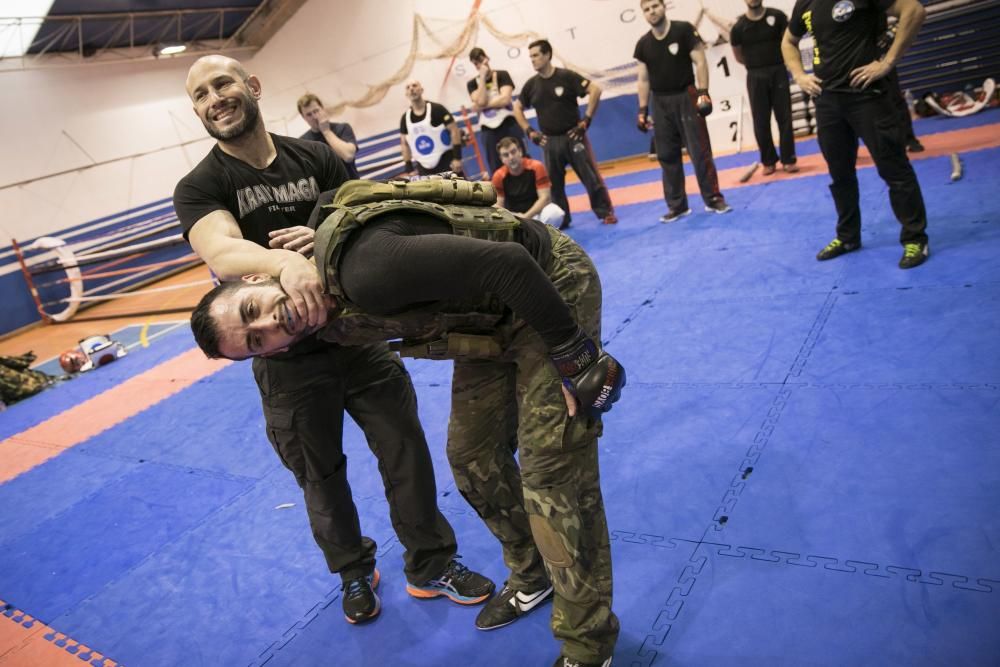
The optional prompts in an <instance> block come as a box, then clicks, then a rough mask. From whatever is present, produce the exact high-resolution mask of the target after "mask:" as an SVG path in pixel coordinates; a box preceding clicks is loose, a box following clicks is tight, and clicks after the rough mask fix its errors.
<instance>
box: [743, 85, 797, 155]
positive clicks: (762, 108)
mask: <svg viewBox="0 0 1000 667" xmlns="http://www.w3.org/2000/svg"><path fill="white" fill-rule="evenodd" d="M747 95H748V96H749V98H750V113H751V115H752V116H753V135H754V137H755V138H756V139H757V148H759V149H760V162H761V164H763V165H765V166H773V165H775V164H777V162H778V153H777V152H776V151H775V150H774V140H773V139H772V137H771V113H772V112H773V113H774V119H775V120H776V121H777V122H778V142H779V145H780V147H781V163H782V164H793V163H794V162H795V133H794V132H793V131H792V96H791V94H790V93H789V91H788V72H787V71H786V70H785V66H784V65H771V66H769V67H753V68H750V69H748V70H747Z"/></svg>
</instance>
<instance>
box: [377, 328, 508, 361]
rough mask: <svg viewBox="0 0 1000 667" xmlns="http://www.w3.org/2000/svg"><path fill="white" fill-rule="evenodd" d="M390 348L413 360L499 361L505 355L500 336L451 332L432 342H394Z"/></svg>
mask: <svg viewBox="0 0 1000 667" xmlns="http://www.w3.org/2000/svg"><path fill="white" fill-rule="evenodd" d="M389 347H390V348H391V349H393V350H395V351H396V352H399V356H401V357H412V358H413V359H456V360H458V361H463V360H473V359H497V358H499V357H500V355H501V354H502V353H503V346H502V345H501V342H500V338H499V337H498V336H483V335H477V334H465V333H457V332H454V331H453V332H449V333H446V334H444V335H443V336H441V338H438V339H437V340H431V341H423V342H418V341H407V340H402V341H392V342H390V343H389Z"/></svg>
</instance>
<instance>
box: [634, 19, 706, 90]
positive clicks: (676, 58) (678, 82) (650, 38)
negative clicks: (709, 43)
mask: <svg viewBox="0 0 1000 667" xmlns="http://www.w3.org/2000/svg"><path fill="white" fill-rule="evenodd" d="M703 45H704V43H703V42H702V41H701V35H699V34H698V31H697V30H695V27H694V26H693V25H691V24H690V23H688V22H687V21H671V22H670V27H669V28H668V29H667V34H666V35H664V36H663V39H657V38H656V37H655V36H654V35H653V31H652V30H650V31H649V32H647V33H646V34H645V35H643V36H642V37H640V38H639V41H638V42H636V45H635V52H633V54H632V57H633V58H635V59H636V60H638V61H639V62H641V63H642V64H644V65H645V66H646V71H647V72H649V88H650V90H652V91H653V92H654V93H680V92H683V91H685V90H687V88H688V86H693V85H694V67H693V65H694V63H693V61H692V60H691V52H692V51H694V50H695V49H697V48H698V47H700V46H703Z"/></svg>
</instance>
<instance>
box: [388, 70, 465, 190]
mask: <svg viewBox="0 0 1000 667" xmlns="http://www.w3.org/2000/svg"><path fill="white" fill-rule="evenodd" d="M406 97H407V98H408V99H409V100H410V108H409V109H407V110H406V111H404V112H403V116H402V117H401V118H400V119H399V148H400V150H401V151H402V153H403V162H405V163H406V171H407V172H408V173H411V174H413V173H417V174H421V175H427V174H441V173H444V172H446V171H453V172H455V173H456V174H461V173H462V134H461V132H459V130H458V123H456V122H455V117H454V116H452V115H451V112H450V111H448V110H447V109H445V108H444V107H443V106H441V105H440V104H438V103H437V102H428V101H427V100H425V99H424V87H423V86H422V85H421V84H420V82H419V81H411V82H409V83H408V84H406Z"/></svg>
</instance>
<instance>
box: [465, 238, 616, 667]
mask: <svg viewBox="0 0 1000 667" xmlns="http://www.w3.org/2000/svg"><path fill="white" fill-rule="evenodd" d="M549 233H550V234H551V235H552V237H553V238H552V242H553V261H552V267H551V269H550V271H549V277H550V278H551V279H552V282H553V283H554V284H555V286H556V288H557V289H558V290H559V293H560V294H561V295H562V296H563V298H564V299H565V300H566V303H567V304H568V305H569V306H570V309H571V310H572V312H573V314H574V316H575V318H576V320H577V322H578V323H579V324H580V326H581V327H582V328H583V329H584V330H585V331H586V332H587V334H588V335H589V336H591V337H592V338H594V339H595V340H600V322H601V285H600V279H599V277H598V275H597V270H596V269H595V268H594V266H593V264H592V263H591V261H590V258H588V257H587V255H586V254H585V253H584V252H583V250H582V249H581V248H580V247H579V246H578V245H577V244H576V243H574V242H573V240H572V239H570V238H569V237H568V236H566V235H564V234H562V233H560V232H558V231H557V230H555V229H553V228H549ZM502 333H503V334H504V336H503V337H504V338H507V339H509V341H510V342H509V343H508V344H507V345H506V346H505V349H504V351H503V353H502V354H501V356H500V357H499V358H498V359H496V360H495V361H471V362H467V361H456V362H455V370H454V377H453V382H452V413H451V421H450V423H449V427H448V460H449V462H450V463H451V466H452V472H453V473H454V476H455V483H456V485H457V486H458V488H459V490H460V491H461V492H462V494H463V496H465V498H466V499H467V500H468V501H469V503H470V504H471V505H472V506H473V507H474V508H475V509H476V511H477V512H478V513H479V515H480V516H481V517H482V518H483V520H484V521H485V522H486V524H487V526H488V527H489V528H490V531H491V532H492V533H493V534H494V535H495V536H496V537H497V539H498V540H500V543H501V544H502V545H503V553H504V561H505V563H506V564H507V566H508V567H510V568H511V573H512V574H511V585H513V586H514V587H515V588H521V589H523V590H537V589H538V588H539V583H540V581H542V580H543V575H542V572H541V571H540V568H539V563H538V556H539V554H540V555H541V556H542V558H543V562H544V568H545V572H546V574H547V577H548V579H550V580H551V582H552V584H553V586H554V587H555V599H554V603H553V609H552V631H553V634H554V635H555V636H556V638H557V639H559V640H561V641H563V643H564V646H563V655H565V656H567V657H570V658H574V659H576V660H580V661H582V662H601V661H603V660H604V659H606V658H607V657H608V656H610V655H611V654H612V653H613V650H614V645H615V642H616V640H617V637H618V630H619V624H618V619H617V617H616V616H615V615H614V613H613V612H612V611H611V598H612V595H611V592H612V580H611V547H610V541H609V538H608V528H607V521H606V519H605V515H604V501H603V498H602V496H601V489H600V474H599V468H598V454H597V439H598V437H599V436H600V435H601V430H602V426H601V422H600V421H597V420H593V419H591V418H589V417H587V416H586V415H585V414H582V411H581V414H577V416H576V417H573V418H570V417H569V416H568V414H567V412H566V406H565V402H564V399H563V394H562V389H561V387H562V380H561V378H560V377H559V375H558V374H557V373H556V370H555V367H554V366H553V365H552V363H551V361H550V360H549V358H548V349H547V348H546V346H545V344H544V343H543V342H542V340H541V339H540V338H539V337H538V334H536V333H535V332H534V330H532V329H531V328H530V327H527V326H526V325H524V323H523V322H518V321H515V322H514V323H513V324H511V325H510V326H509V330H507V331H503V332H502ZM515 442H516V443H519V445H520V450H521V451H520V461H521V467H520V475H518V467H517V463H516V461H515V460H514V447H515V445H514V443H515ZM519 478H520V489H519V488H518V480H519ZM521 501H523V505H522V504H521ZM534 545H537V550H536V549H535V546H534Z"/></svg>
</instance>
